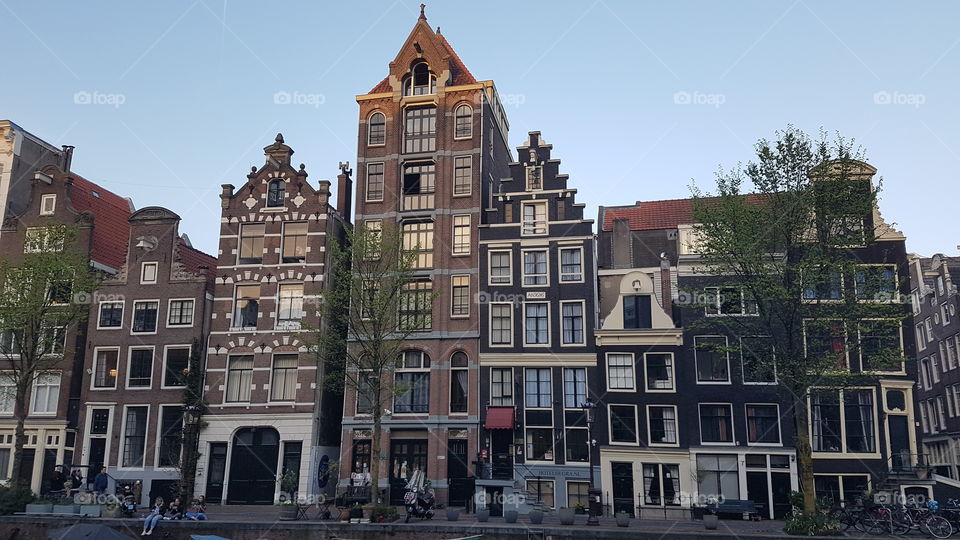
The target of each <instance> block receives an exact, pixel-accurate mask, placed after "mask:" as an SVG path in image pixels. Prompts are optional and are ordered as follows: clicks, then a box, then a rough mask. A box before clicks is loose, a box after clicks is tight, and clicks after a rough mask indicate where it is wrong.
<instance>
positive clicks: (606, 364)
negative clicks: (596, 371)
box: [604, 352, 637, 392]
mask: <svg viewBox="0 0 960 540" xmlns="http://www.w3.org/2000/svg"><path fill="white" fill-rule="evenodd" d="M611 356H624V357H628V358H629V359H630V380H631V384H630V387H629V388H628V387H623V388H619V387H618V388H614V387H612V386H610V357H611ZM636 362H637V358H636V355H635V354H634V353H632V352H607V353H605V354H604V375H606V377H605V379H606V382H605V383H604V384H606V388H607V392H636V391H637V373H636V371H637V365H636ZM618 367H622V366H618Z"/></svg>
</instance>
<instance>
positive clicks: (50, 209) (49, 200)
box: [40, 193, 57, 216]
mask: <svg viewBox="0 0 960 540" xmlns="http://www.w3.org/2000/svg"><path fill="white" fill-rule="evenodd" d="M56 211H57V195H56V194H55V193H48V194H46V195H43V196H42V197H40V215H41V216H52V215H53V214H54V213H56Z"/></svg>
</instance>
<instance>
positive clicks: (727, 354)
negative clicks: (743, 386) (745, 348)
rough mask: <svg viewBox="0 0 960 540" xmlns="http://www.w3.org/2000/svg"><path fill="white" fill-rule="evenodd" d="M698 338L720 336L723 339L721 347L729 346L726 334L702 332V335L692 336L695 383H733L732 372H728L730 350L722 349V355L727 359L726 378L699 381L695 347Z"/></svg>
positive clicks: (726, 347)
mask: <svg viewBox="0 0 960 540" xmlns="http://www.w3.org/2000/svg"><path fill="white" fill-rule="evenodd" d="M698 338H710V339H716V338H722V339H723V345H722V347H723V348H724V349H729V347H730V340H729V339H728V338H727V336H723V335H713V334H704V335H698V336H693V370H694V377H695V380H696V382H697V384H698V385H723V384H728V385H729V384H733V374H732V373H731V372H730V351H729V350H725V351H723V355H724V356H726V359H727V379H726V380H724V381H701V380H700V376H699V369H698V368H699V365H698V360H697V350H698V349H697V339H698Z"/></svg>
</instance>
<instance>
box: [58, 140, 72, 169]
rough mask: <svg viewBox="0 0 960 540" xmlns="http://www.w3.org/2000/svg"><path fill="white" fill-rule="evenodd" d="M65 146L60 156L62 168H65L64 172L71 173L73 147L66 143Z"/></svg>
mask: <svg viewBox="0 0 960 540" xmlns="http://www.w3.org/2000/svg"><path fill="white" fill-rule="evenodd" d="M61 148H63V155H62V156H61V158H60V168H61V169H63V172H65V173H68V174H69V173H70V165H72V164H73V147H72V146H70V145H68V144H65V145H63V146H62V147H61Z"/></svg>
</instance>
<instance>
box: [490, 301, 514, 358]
mask: <svg viewBox="0 0 960 540" xmlns="http://www.w3.org/2000/svg"><path fill="white" fill-rule="evenodd" d="M489 306H490V308H489V309H487V319H488V324H489V328H490V332H488V336H489V341H490V347H491V348H494V347H513V341H514V340H513V338H514V333H515V332H514V329H515V327H516V325H515V323H514V322H513V315H514V313H513V312H514V310H515V309H514V304H513V303H512V302H491V303H490V304H489ZM493 306H510V309H509V313H510V332H509V335H510V342H509V343H494V341H493Z"/></svg>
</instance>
